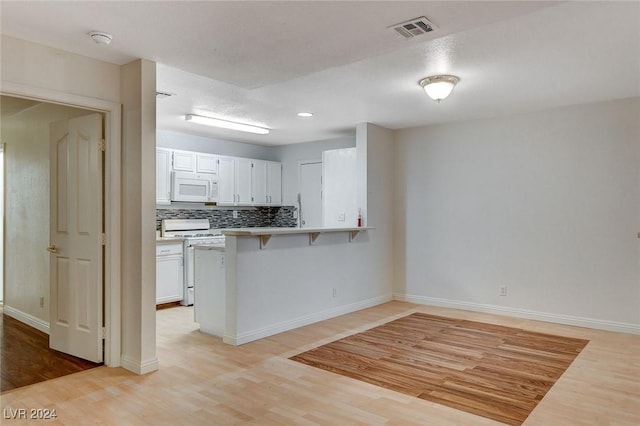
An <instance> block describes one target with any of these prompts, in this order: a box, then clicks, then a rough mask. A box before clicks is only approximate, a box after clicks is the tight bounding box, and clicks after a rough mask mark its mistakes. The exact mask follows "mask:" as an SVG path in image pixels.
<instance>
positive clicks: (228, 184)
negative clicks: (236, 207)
mask: <svg viewBox="0 0 640 426" xmlns="http://www.w3.org/2000/svg"><path fill="white" fill-rule="evenodd" d="M219 161H220V162H219V168H218V172H219V173H218V176H219V177H218V204H221V205H233V204H234V203H235V201H236V192H235V191H236V190H235V186H236V185H235V182H236V176H235V170H236V168H235V160H234V159H233V158H229V157H220V159H219Z"/></svg>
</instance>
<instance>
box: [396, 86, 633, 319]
mask: <svg viewBox="0 0 640 426" xmlns="http://www.w3.org/2000/svg"><path fill="white" fill-rule="evenodd" d="M395 137H396V145H397V146H396V152H395V154H396V156H397V162H396V182H397V185H396V192H397V198H396V200H395V205H396V207H397V208H398V211H397V214H396V216H395V220H396V222H397V227H396V235H397V243H396V245H395V248H396V258H395V259H396V264H397V265H398V270H397V274H396V277H397V280H396V288H395V292H396V294H397V295H398V297H399V298H401V299H407V300H412V301H416V302H424V303H435V304H444V305H449V306H458V307H463V308H465V307H467V308H470V309H481V310H482V309H484V310H493V311H496V312H506V313H509V314H514V315H520V316H532V315H533V316H536V315H537V317H538V318H547V319H550V320H552V321H558V322H567V323H577V324H581V325H588V326H594V327H602V328H610V329H617V330H633V331H636V332H637V331H640V261H639V260H640V240H639V239H638V238H637V235H636V234H637V232H638V231H640V99H638V98H634V99H626V100H620V101H615V102H604V103H598V104H593V105H584V106H575V107H568V108H562V109H555V110H549V111H544V112H537V113H531V114H524V115H516V116H510V117H504V118H497V119H492V120H482V121H473V122H464V123H455V124H448V125H440V126H433V127H424V128H416V129H408V130H401V131H397V132H396V135H395ZM502 285H506V286H507V287H508V295H507V296H506V297H500V296H499V295H498V294H499V287H500V286H502Z"/></svg>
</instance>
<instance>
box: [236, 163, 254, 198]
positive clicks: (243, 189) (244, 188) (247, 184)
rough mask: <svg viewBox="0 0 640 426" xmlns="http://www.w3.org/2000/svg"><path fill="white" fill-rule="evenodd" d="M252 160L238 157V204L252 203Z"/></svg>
mask: <svg viewBox="0 0 640 426" xmlns="http://www.w3.org/2000/svg"><path fill="white" fill-rule="evenodd" d="M251 164H252V163H251V160H250V159H248V158H238V159H236V196H237V200H236V204H239V205H244V206H248V205H251Z"/></svg>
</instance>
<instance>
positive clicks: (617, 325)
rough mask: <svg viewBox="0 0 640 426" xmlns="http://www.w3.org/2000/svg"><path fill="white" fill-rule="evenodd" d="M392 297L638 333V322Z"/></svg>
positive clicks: (413, 301)
mask: <svg viewBox="0 0 640 426" xmlns="http://www.w3.org/2000/svg"><path fill="white" fill-rule="evenodd" d="M393 299H394V300H398V301H401V302H410V303H417V304H420V305H432V306H439V307H443V308H454V309H464V310H468V311H476V312H485V313H489V314H497V315H507V316H512V317H516V318H526V319H532V320H538V321H547V322H553V323H558V324H565V325H574V326H578V327H588V328H595V329H598V330H607V331H615V332H618V333H629V334H640V324H628V323H623V322H616V321H606V320H599V319H593V318H584V317H576V316H570V315H561V314H551V313H547V312H538V311H530V310H526V309H518V308H509V307H505V306H496V305H485V304H481V303H473V302H462V301H458V300H450V299H439V298H435V297H427V296H416V295H411V294H401V293H394V295H393Z"/></svg>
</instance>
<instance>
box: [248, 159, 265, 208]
mask: <svg viewBox="0 0 640 426" xmlns="http://www.w3.org/2000/svg"><path fill="white" fill-rule="evenodd" d="M251 194H252V195H251V198H252V199H253V205H254V206H266V205H267V204H269V197H268V196H267V162H266V161H263V160H253V167H252V169H251Z"/></svg>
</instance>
